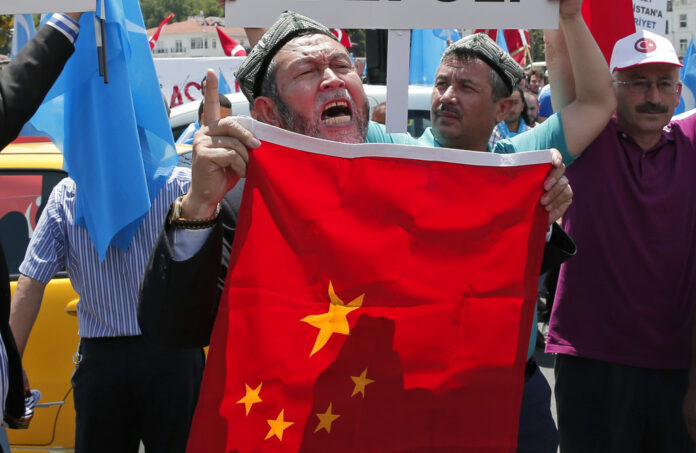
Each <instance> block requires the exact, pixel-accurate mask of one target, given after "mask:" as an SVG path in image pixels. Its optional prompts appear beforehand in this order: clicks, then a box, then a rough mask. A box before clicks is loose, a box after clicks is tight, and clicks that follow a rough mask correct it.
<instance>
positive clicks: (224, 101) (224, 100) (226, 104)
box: [198, 94, 232, 120]
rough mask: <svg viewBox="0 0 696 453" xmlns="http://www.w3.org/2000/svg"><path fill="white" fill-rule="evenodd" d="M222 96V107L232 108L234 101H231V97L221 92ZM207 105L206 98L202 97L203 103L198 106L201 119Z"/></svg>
mask: <svg viewBox="0 0 696 453" xmlns="http://www.w3.org/2000/svg"><path fill="white" fill-rule="evenodd" d="M218 96H220V107H225V108H228V109H230V110H232V103H231V102H230V100H229V99H227V96H225V95H224V94H219V95H218ZM204 107H205V98H203V99H201V103H200V105H199V106H198V119H199V120H200V118H201V115H202V114H203V108H204Z"/></svg>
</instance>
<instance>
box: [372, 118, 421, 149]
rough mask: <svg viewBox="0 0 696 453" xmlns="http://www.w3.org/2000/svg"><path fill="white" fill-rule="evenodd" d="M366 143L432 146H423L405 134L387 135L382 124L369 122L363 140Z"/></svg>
mask: <svg viewBox="0 0 696 453" xmlns="http://www.w3.org/2000/svg"><path fill="white" fill-rule="evenodd" d="M365 142H366V143H393V144H395V145H416V146H430V147H432V146H433V145H423V144H421V143H419V142H418V140H416V139H415V138H413V137H411V136H410V135H408V134H407V133H405V132H404V133H401V134H387V130H386V129H385V128H384V125H383V124H380V123H376V122H374V121H370V122H369V123H368V125H367V137H366V138H365Z"/></svg>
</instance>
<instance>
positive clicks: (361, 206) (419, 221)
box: [188, 120, 550, 453]
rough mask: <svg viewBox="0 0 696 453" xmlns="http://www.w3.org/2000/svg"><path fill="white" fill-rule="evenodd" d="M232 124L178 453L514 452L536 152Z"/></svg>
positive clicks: (539, 156) (530, 273) (544, 155)
mask: <svg viewBox="0 0 696 453" xmlns="http://www.w3.org/2000/svg"><path fill="white" fill-rule="evenodd" d="M245 124H246V125H247V126H248V127H249V129H250V130H252V131H253V132H254V133H255V134H256V135H257V136H258V137H259V138H260V139H261V140H262V142H263V145H262V146H261V147H260V148H258V149H256V150H254V151H253V152H252V153H251V157H250V162H249V167H248V173H247V180H246V185H245V188H244V198H243V201H242V208H241V212H240V214H239V223H238V225H237V232H236V237H235V242H234V246H233V249H232V256H231V260H230V265H231V267H230V271H229V272H228V276H227V282H226V287H225V291H224V294H223V297H222V300H221V302H220V307H219V311H218V315H217V320H216V325H215V328H214V330H213V335H212V339H211V346H210V351H209V354H208V362H207V365H206V368H205V374H204V378H203V385H202V388H201V393H200V397H199V400H198V406H197V408H196V413H195V416H194V421H193V424H192V427H191V434H190V438H189V445H188V451H189V452H195V453H217V452H220V453H222V452H230V451H235V452H252V451H253V452H258V451H269V452H270V451H272V452H298V451H300V452H332V453H334V452H338V453H340V452H357V451H359V452H380V453H384V452H397V451H409V452H432V451H435V450H436V451H438V452H461V451H466V452H486V453H491V452H495V453H498V452H501V453H502V452H507V453H512V452H514V451H515V449H516V445H517V423H518V419H519V414H520V401H521V395H522V387H523V381H524V378H523V375H524V371H523V368H524V364H525V361H526V355H527V346H528V342H529V334H530V326H531V324H532V316H533V311H534V307H535V302H536V293H537V283H538V276H539V270H540V266H541V257H542V251H543V244H544V232H545V230H546V226H547V218H548V214H547V213H546V212H545V211H544V209H543V208H542V207H541V205H540V204H539V197H540V196H541V194H542V181H543V178H544V176H545V175H546V174H547V172H548V170H549V168H550V165H549V164H548V162H550V154H549V153H548V152H537V153H519V154H515V155H497V154H491V153H483V152H465V151H457V150H449V149H443V148H420V147H413V146H411V147H409V146H394V145H347V144H343V143H335V142H327V141H324V140H318V139H313V138H309V137H306V136H300V135H297V134H292V133H289V132H287V131H282V130H280V129H277V128H274V127H272V126H268V125H263V124H261V123H256V122H252V121H251V120H249V123H245ZM275 143H284V144H286V146H288V147H284V146H280V145H277V144H275Z"/></svg>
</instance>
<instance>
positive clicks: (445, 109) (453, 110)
mask: <svg viewBox="0 0 696 453" xmlns="http://www.w3.org/2000/svg"><path fill="white" fill-rule="evenodd" d="M440 112H449V113H454V114H455V115H457V118H461V117H462V112H460V111H459V109H456V108H454V107H451V106H449V105H446V104H440V106H439V107H438V108H437V109H435V113H436V114H437V113H440Z"/></svg>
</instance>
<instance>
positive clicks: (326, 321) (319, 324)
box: [301, 282, 365, 357]
mask: <svg viewBox="0 0 696 453" xmlns="http://www.w3.org/2000/svg"><path fill="white" fill-rule="evenodd" d="M364 297H365V295H364V294H362V295H360V296H358V297H356V298H355V299H353V300H352V301H350V302H349V303H348V304H347V305H346V304H344V303H343V301H342V300H341V299H339V298H338V296H336V293H335V292H334V289H333V284H332V283H331V282H329V300H330V302H329V311H328V312H327V313H324V314H322V315H311V316H307V317H305V318H302V319H301V321H303V322H306V323H307V324H310V325H312V326H314V327H316V328H317V329H319V333H318V334H317V339H316V341H315V342H314V348H312V352H311V353H310V354H309V356H310V357H311V356H313V355H314V353H315V352H317V351H319V350H320V349H321V348H323V347H324V345H325V344H326V342H327V341H329V338H331V335H333V334H334V333H340V334H343V335H348V334H349V333H350V326H349V325H348V318H347V316H348V313H350V312H351V311H353V310H357V309H358V308H360V307H362V302H363V298H364Z"/></svg>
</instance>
